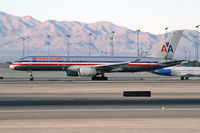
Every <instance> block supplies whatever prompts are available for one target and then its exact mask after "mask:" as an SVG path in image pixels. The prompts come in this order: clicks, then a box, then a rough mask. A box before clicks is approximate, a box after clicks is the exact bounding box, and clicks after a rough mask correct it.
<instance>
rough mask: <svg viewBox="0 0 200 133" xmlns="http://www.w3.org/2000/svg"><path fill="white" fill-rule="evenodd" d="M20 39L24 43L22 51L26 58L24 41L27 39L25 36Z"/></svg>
mask: <svg viewBox="0 0 200 133" xmlns="http://www.w3.org/2000/svg"><path fill="white" fill-rule="evenodd" d="M20 39H22V42H23V44H22V47H23V48H22V51H23V57H24V56H25V43H24V41H25V40H26V37H24V36H22V37H20Z"/></svg>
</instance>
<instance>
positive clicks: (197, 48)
mask: <svg viewBox="0 0 200 133" xmlns="http://www.w3.org/2000/svg"><path fill="white" fill-rule="evenodd" d="M199 26H200V25H197V26H196V28H197V36H196V50H195V51H196V54H195V55H196V66H197V67H198V61H199Z"/></svg>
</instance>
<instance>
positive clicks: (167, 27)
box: [165, 27, 168, 39]
mask: <svg viewBox="0 0 200 133" xmlns="http://www.w3.org/2000/svg"><path fill="white" fill-rule="evenodd" d="M165 30H166V34H165V39H167V36H168V35H167V30H168V27H166V28H165Z"/></svg>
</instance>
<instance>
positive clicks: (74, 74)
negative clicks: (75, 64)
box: [66, 71, 79, 76]
mask: <svg viewBox="0 0 200 133" xmlns="http://www.w3.org/2000/svg"><path fill="white" fill-rule="evenodd" d="M66 74H67V76H79V75H78V72H74V71H66Z"/></svg>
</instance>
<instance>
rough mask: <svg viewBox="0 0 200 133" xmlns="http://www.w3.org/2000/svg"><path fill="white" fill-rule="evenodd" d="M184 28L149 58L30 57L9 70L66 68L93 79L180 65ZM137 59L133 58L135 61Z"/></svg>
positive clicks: (70, 74)
mask: <svg viewBox="0 0 200 133" xmlns="http://www.w3.org/2000/svg"><path fill="white" fill-rule="evenodd" d="M182 33H183V30H177V31H174V32H173V33H172V34H171V35H170V36H169V37H168V38H167V39H166V40H165V41H164V42H163V43H162V44H161V45H159V46H158V48H157V49H156V50H155V51H154V52H153V54H152V55H151V56H150V57H146V58H141V56H142V53H141V54H140V57H138V58H135V59H134V58H132V57H118V56H113V57H110V56H89V57H88V56H28V57H24V58H21V59H19V60H18V61H16V62H15V63H13V64H11V65H10V69H13V70H19V71H27V72H29V73H30V80H31V81H32V80H34V78H33V75H32V71H65V72H66V74H67V76H87V77H92V80H107V79H108V78H107V77H105V76H104V74H105V73H113V72H141V71H152V70H157V69H160V68H164V67H169V66H174V65H177V64H180V63H181V62H182V61H181V60H172V58H173V55H174V52H175V50H176V48H177V46H178V43H179V40H180V38H181V36H182ZM133 59H134V60H133Z"/></svg>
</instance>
